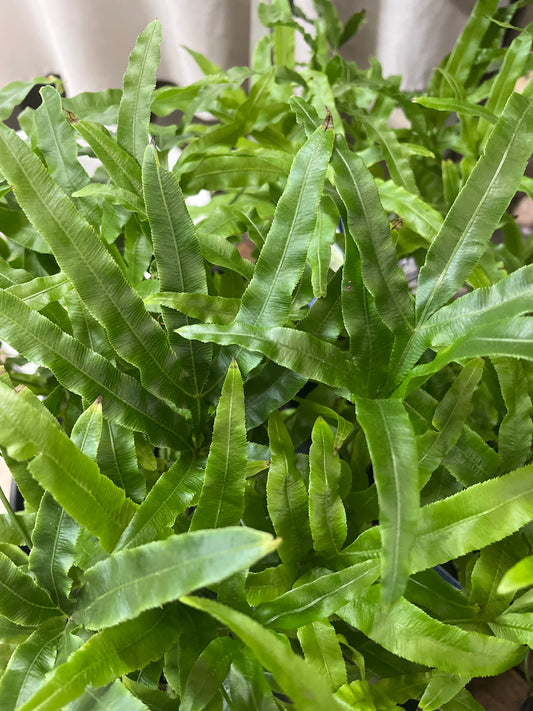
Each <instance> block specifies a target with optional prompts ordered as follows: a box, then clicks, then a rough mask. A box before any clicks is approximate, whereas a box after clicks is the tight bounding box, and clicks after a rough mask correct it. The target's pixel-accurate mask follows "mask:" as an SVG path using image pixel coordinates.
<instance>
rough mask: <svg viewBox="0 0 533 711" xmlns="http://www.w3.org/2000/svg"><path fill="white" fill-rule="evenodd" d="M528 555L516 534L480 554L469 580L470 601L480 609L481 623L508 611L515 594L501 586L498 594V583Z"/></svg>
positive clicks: (484, 549) (526, 548)
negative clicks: (483, 619)
mask: <svg viewBox="0 0 533 711" xmlns="http://www.w3.org/2000/svg"><path fill="white" fill-rule="evenodd" d="M528 552H529V548H528V547H527V545H526V544H525V543H524V541H523V540H522V539H521V536H520V534H519V533H515V534H514V535H512V536H508V537H507V538H504V539H503V541H498V542H497V543H493V544H492V545H491V546H486V547H485V548H483V550H482V551H481V552H480V554H479V558H478V559H477V561H476V562H475V564H474V567H473V569H472V574H471V576H470V584H471V591H470V599H471V600H472V601H473V602H475V603H476V604H477V605H479V606H480V608H481V610H482V614H483V617H484V618H485V619H487V620H491V619H494V617H496V616H497V615H499V614H501V613H502V612H505V611H506V610H507V608H508V607H509V604H510V602H511V600H512V597H513V593H514V592H515V591H514V590H509V589H507V590H506V586H505V584H504V585H503V590H502V591H500V588H501V587H502V585H501V582H502V579H503V577H504V575H505V574H506V571H508V570H509V569H510V568H512V567H513V566H514V564H515V563H517V562H518V561H519V560H520V558H522V557H523V556H526V555H527V554H528Z"/></svg>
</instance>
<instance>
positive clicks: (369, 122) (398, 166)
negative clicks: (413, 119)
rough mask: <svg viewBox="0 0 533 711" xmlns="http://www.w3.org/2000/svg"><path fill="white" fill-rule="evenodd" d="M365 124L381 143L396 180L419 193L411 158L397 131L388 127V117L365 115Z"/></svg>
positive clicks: (404, 186)
mask: <svg viewBox="0 0 533 711" xmlns="http://www.w3.org/2000/svg"><path fill="white" fill-rule="evenodd" d="M363 125H364V127H365V129H366V131H367V132H368V134H369V136H370V138H374V139H375V140H376V141H377V142H378V143H379V144H380V145H381V148H382V150H383V156H384V158H385V162H386V163H387V168H388V169H389V172H390V175H391V178H392V179H393V180H394V182H395V183H396V184H397V185H401V186H402V187H403V188H405V189H406V190H407V191H408V192H410V193H413V194H415V195H416V194H418V188H417V185H416V180H415V176H414V174H413V171H412V169H411V166H410V165H409V158H408V156H407V155H406V154H405V149H404V147H403V146H402V144H401V143H400V142H399V141H398V138H397V136H396V133H395V132H394V131H393V130H392V129H391V128H389V127H388V125H387V121H386V119H385V118H376V117H375V116H371V115H369V116H368V117H366V116H365V118H364V121H363Z"/></svg>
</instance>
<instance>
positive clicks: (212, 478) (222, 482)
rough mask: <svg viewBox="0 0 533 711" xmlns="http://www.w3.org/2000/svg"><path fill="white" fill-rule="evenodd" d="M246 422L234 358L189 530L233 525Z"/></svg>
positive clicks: (240, 501)
mask: <svg viewBox="0 0 533 711" xmlns="http://www.w3.org/2000/svg"><path fill="white" fill-rule="evenodd" d="M246 463H247V459H246V423H245V419H244V392H243V387H242V379H241V374H240V372H239V368H238V366H237V363H236V362H235V361H233V362H232V363H231V365H230V367H229V369H228V372H227V375H226V379H225V381H224V385H223V386H222V394H221V396H220V400H219V402H218V406H217V412H216V416H215V424H214V427H213V438H212V440H211V446H210V448H209V455H208V457H207V464H206V467H205V477H204V483H203V486H202V491H201V493H200V500H199V501H198V506H197V507H196V511H195V512H194V516H193V517H192V521H191V526H190V530H191V531H194V530H198V529H201V528H220V527H221V526H236V525H237V524H238V523H239V521H240V520H241V518H242V515H243V511H244V487H245V483H246Z"/></svg>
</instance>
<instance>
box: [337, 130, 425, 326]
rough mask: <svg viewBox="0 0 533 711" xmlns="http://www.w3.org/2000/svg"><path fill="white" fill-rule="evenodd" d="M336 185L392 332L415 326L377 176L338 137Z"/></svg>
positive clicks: (365, 278)
mask: <svg viewBox="0 0 533 711" xmlns="http://www.w3.org/2000/svg"><path fill="white" fill-rule="evenodd" d="M332 165H333V169H334V171H335V185H336V187H337V190H338V191H339V195H340V196H341V198H342V200H343V202H344V204H345V206H346V211H347V225H348V229H349V231H350V234H351V235H352V237H353V239H354V240H355V242H356V244H357V247H358V250H359V252H360V254H361V271H362V274H363V281H364V283H365V286H366V287H367V289H368V290H369V292H370V293H371V294H372V296H373V297H374V299H375V301H376V308H377V310H378V312H379V314H380V316H381V318H382V319H383V321H384V322H385V324H386V325H387V326H388V327H389V328H390V329H391V331H392V332H393V333H396V332H400V333H402V335H403V334H404V333H405V332H409V331H411V330H412V323H413V304H412V299H411V296H410V294H409V289H408V286H407V280H406V278H405V275H404V273H403V272H402V270H401V269H400V267H399V266H398V259H397V257H396V252H395V249H394V245H393V243H392V239H391V235H390V227H389V221H388V219H387V216H386V215H385V213H384V211H383V208H382V206H381V203H380V201H379V195H378V190H377V187H376V184H375V182H374V178H373V177H372V175H371V173H370V172H369V170H368V168H366V166H365V164H364V163H363V161H362V160H361V158H360V157H359V156H358V155H356V154H355V153H352V152H351V151H350V149H349V148H348V146H347V144H346V142H345V140H344V139H342V138H339V137H337V138H336V143H335V151H334V153H333V160H332Z"/></svg>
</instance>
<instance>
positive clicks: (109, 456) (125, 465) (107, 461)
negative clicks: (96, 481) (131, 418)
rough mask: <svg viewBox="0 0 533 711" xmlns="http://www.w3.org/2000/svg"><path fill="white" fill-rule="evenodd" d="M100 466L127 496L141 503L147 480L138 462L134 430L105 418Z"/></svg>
mask: <svg viewBox="0 0 533 711" xmlns="http://www.w3.org/2000/svg"><path fill="white" fill-rule="evenodd" d="M97 461H98V466H99V467H100V471H101V472H102V474H103V475H104V476H107V477H109V478H110V479H111V481H113V482H114V483H115V484H116V485H117V486H119V487H120V488H121V489H124V491H125V493H126V496H128V497H129V498H130V499H133V501H136V502H137V503H140V502H141V501H142V500H143V499H144V497H145V495H146V481H145V478H144V475H143V474H142V472H141V471H140V469H139V464H138V463H137V452H136V450H135V441H134V436H133V432H132V431H131V430H127V429H126V428H124V427H121V426H120V425H117V424H115V423H114V422H110V421H109V420H104V422H103V428H102V438H101V440H100V445H99V447H98V460H97Z"/></svg>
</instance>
